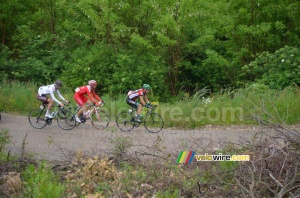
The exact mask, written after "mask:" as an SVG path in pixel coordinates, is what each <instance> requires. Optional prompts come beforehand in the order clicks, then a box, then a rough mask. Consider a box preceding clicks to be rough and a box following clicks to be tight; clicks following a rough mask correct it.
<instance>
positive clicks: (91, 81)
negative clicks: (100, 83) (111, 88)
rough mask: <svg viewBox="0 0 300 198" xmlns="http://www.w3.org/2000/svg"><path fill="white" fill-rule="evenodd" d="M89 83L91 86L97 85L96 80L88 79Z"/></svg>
mask: <svg viewBox="0 0 300 198" xmlns="http://www.w3.org/2000/svg"><path fill="white" fill-rule="evenodd" d="M89 85H90V86H92V87H93V88H96V87H97V81H95V80H90V81H89Z"/></svg>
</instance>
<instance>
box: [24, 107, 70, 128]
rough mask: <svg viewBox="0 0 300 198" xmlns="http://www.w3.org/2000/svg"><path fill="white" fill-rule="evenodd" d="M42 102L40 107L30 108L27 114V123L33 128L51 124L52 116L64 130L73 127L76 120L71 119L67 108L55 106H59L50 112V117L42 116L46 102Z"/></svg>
mask: <svg viewBox="0 0 300 198" xmlns="http://www.w3.org/2000/svg"><path fill="white" fill-rule="evenodd" d="M42 104H43V105H41V106H40V108H38V109H33V110H31V111H30V113H29V115H28V120H29V123H30V124H31V125H32V126H33V127H34V128H37V129H41V128H44V127H45V126H46V125H51V124H52V120H53V119H54V118H55V119H56V120H57V123H58V125H59V126H60V127H61V128H62V129H64V130H70V129H72V128H74V127H75V124H76V122H75V121H74V120H72V118H71V116H72V114H71V112H70V111H69V110H67V109H64V108H60V106H55V107H59V109H58V110H57V111H53V112H52V118H48V117H44V114H45V113H46V109H47V104H45V103H42ZM66 105H67V104H66Z"/></svg>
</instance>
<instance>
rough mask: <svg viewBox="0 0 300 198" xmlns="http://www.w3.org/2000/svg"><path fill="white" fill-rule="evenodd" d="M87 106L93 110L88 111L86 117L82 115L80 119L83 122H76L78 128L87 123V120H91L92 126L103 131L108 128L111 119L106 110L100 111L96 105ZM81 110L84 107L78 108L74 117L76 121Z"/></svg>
mask: <svg viewBox="0 0 300 198" xmlns="http://www.w3.org/2000/svg"><path fill="white" fill-rule="evenodd" d="M85 106H86V107H91V106H92V108H91V109H90V111H88V113H87V112H85V115H84V114H83V113H82V115H80V117H79V118H80V121H81V122H76V126H78V125H79V124H80V123H85V122H86V120H90V121H91V123H92V125H93V126H94V127H95V128H97V129H103V128H106V127H107V126H108V124H109V121H110V119H109V116H108V114H107V113H106V112H105V111H104V110H99V109H100V107H98V106H96V105H95V104H93V105H85ZM101 106H102V105H101ZM81 108H82V106H78V107H77V109H76V110H75V113H74V115H73V118H74V119H75V116H76V115H77V113H78V112H79V110H80V109H81ZM100 114H101V115H100ZM95 116H96V117H95Z"/></svg>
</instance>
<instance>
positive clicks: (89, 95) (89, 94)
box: [87, 92, 97, 103]
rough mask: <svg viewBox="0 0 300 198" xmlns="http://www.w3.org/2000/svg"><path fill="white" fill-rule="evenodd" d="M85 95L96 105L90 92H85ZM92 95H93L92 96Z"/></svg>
mask: <svg viewBox="0 0 300 198" xmlns="http://www.w3.org/2000/svg"><path fill="white" fill-rule="evenodd" d="M87 95H88V97H89V99H90V100H91V101H92V102H93V103H96V102H97V101H96V100H95V99H94V98H93V96H92V94H91V92H87ZM93 95H94V94H93Z"/></svg>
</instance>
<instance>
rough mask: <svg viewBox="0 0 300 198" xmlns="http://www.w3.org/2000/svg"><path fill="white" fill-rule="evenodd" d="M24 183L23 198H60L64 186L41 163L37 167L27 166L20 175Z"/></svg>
mask: <svg viewBox="0 0 300 198" xmlns="http://www.w3.org/2000/svg"><path fill="white" fill-rule="evenodd" d="M22 177H23V181H24V190H23V196H24V197H35V198H45V197H48V198H53V197H62V196H63V194H64V190H65V186H64V185H63V184H61V183H60V182H59V181H58V178H57V175H55V174H54V173H53V172H52V171H51V170H50V169H49V168H48V167H47V165H46V163H45V162H41V163H40V164H39V165H38V167H35V166H34V165H32V164H31V165H28V166H27V167H26V169H25V171H24V172H23V173H22Z"/></svg>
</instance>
